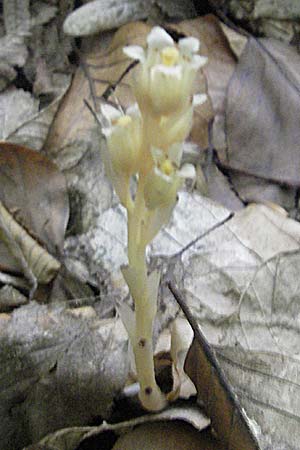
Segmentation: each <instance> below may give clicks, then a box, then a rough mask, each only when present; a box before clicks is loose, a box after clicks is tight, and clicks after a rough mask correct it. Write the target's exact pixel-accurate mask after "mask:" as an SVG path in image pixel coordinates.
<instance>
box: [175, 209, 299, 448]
mask: <svg viewBox="0 0 300 450" xmlns="http://www.w3.org/2000/svg"><path fill="white" fill-rule="evenodd" d="M299 242H300V225H299V223H297V222H295V221H294V220H292V219H289V218H287V217H286V216H285V215H283V214H282V213H280V212H278V211H277V210H275V209H273V208H269V207H267V206H262V205H259V206H257V205H251V206H249V207H247V208H246V209H245V210H243V211H240V212H238V213H236V214H235V216H234V217H233V218H232V219H231V220H229V221H227V222H226V223H225V224H224V225H223V226H221V227H219V228H216V229H215V231H213V232H211V233H210V234H208V235H207V236H206V237H205V238H204V239H201V240H199V241H198V243H196V244H195V245H193V246H191V247H190V248H188V249H187V250H186V251H185V252H184V253H183V254H182V263H183V266H184V268H183V271H184V273H185V275H184V277H183V287H184V292H185V297H186V301H187V305H188V306H189V308H190V309H191V311H192V314H193V316H194V318H195V319H196V320H197V321H198V322H199V325H200V327H201V330H202V331H203V333H204V334H205V337H206V338H207V339H208V341H209V343H210V344H211V345H213V346H214V349H215V351H216V354H217V357H218V360H219V363H220V365H221V367H222V369H223V370H224V372H225V374H226V377H227V379H228V381H229V383H230V385H231V387H232V388H233V389H234V390H236V393H237V394H238V399H239V402H240V403H241V405H242V407H243V408H244V409H245V411H246V413H247V415H248V417H249V419H250V423H251V426H252V429H254V430H255V429H256V430H258V438H259V443H260V445H261V447H262V448H263V449H267V448H270V447H268V445H269V444H270V443H271V444H272V445H271V447H272V448H291V449H296V448H297V447H298V443H299V439H300V434H299V430H300V428H299V421H300V417H299V404H300V389H299V386H300V379H299V374H300V367H299V314H298V309H297V298H298V296H299V286H298V283H295V280H297V277H298V272H299V267H300V257H299ZM222 355H223V356H222ZM283 393H284V394H283ZM252 424H253V425H252ZM277 445H278V447H277ZM280 445H283V447H280Z"/></svg>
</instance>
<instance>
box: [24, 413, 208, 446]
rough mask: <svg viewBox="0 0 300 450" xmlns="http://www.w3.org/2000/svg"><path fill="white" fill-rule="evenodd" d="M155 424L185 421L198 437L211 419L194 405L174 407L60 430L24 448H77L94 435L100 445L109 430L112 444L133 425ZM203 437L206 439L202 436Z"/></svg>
mask: <svg viewBox="0 0 300 450" xmlns="http://www.w3.org/2000/svg"><path fill="white" fill-rule="evenodd" d="M152 423H157V424H164V423H176V424H178V423H179V424H182V426H183V428H185V427H186V426H188V425H189V426H190V427H191V428H192V430H193V431H192V432H191V434H192V435H193V436H195V434H196V436H199V433H198V432H199V431H202V430H205V429H206V428H207V427H208V425H209V420H208V419H207V417H206V416H205V415H204V414H203V413H202V411H201V410H200V409H199V408H197V407H195V406H194V405H188V406H186V405H181V406H177V407H176V406H175V407H174V406H173V407H170V408H168V409H167V410H165V411H162V412H160V413H155V414H147V415H144V416H140V417H137V418H135V419H131V420H127V421H125V422H120V423H116V424H108V423H104V424H102V425H100V426H97V427H76V428H75V427H74V428H68V429H64V430H59V431H57V432H55V433H53V434H50V435H49V436H46V437H45V438H44V439H42V440H41V441H40V442H39V443H38V444H36V446H38V447H36V446H35V447H33V446H29V447H26V449H24V450H37V449H38V450H45V449H46V448H47V449H52V448H55V450H76V448H77V447H78V445H79V443H83V445H84V444H87V445H88V443H89V440H90V439H91V438H94V443H95V442H97V444H98V446H101V444H103V445H107V443H108V442H107V441H108V439H107V433H109V435H110V442H111V445H113V443H114V442H115V441H116V440H117V439H118V437H119V435H122V434H124V433H128V432H130V431H131V430H132V428H133V427H137V426H140V425H144V424H152ZM112 432H113V433H114V434H115V436H114V437H113V439H111V435H112ZM202 433H205V431H203V432H201V435H202ZM189 434H190V433H189ZM205 436H206V435H205ZM97 438H98V439H97ZM200 439H201V437H200ZM203 439H205V438H204V437H203ZM207 439H208V438H206V440H207ZM141 448H143V447H140V449H141ZM208 450H210V449H208Z"/></svg>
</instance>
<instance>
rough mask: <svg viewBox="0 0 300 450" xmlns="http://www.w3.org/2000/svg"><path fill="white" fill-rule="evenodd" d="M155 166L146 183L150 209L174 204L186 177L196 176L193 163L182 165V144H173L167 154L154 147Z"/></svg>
mask: <svg viewBox="0 0 300 450" xmlns="http://www.w3.org/2000/svg"><path fill="white" fill-rule="evenodd" d="M151 153H152V158H153V161H154V167H153V169H152V171H151V172H150V173H149V174H148V176H147V178H146V183H145V189H144V197H145V204H146V207H147V208H148V209H149V210H153V209H155V208H158V207H162V206H164V205H166V206H168V205H174V203H175V201H176V195H177V191H178V189H179V187H180V186H181V184H182V182H183V180H184V179H185V178H194V177H195V168H194V166H193V165H192V164H184V165H183V166H182V167H180V163H181V157H182V144H174V145H172V146H171V147H170V148H169V150H168V153H167V154H166V153H165V152H163V151H162V150H161V149H158V148H152V152H151Z"/></svg>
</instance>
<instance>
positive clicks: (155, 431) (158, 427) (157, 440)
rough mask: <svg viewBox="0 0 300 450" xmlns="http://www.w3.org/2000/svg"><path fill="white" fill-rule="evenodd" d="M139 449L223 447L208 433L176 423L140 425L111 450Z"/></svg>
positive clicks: (217, 449) (205, 449)
mask: <svg viewBox="0 0 300 450" xmlns="http://www.w3.org/2000/svg"><path fill="white" fill-rule="evenodd" d="M141 449H143V450H174V449H180V450H191V449H193V450H222V449H224V446H223V445H222V444H220V442H218V441H217V440H216V439H214V438H213V437H212V436H211V435H209V434H208V433H205V432H201V433H199V432H197V431H196V430H195V429H193V427H191V425H188V424H185V423H184V422H180V421H177V422H176V423H174V422H159V423H147V424H144V425H140V426H138V427H137V428H135V429H134V430H133V431H129V432H128V433H126V434H125V435H124V436H122V437H120V439H118V441H117V442H116V444H115V445H114V446H113V448H112V450H141ZM224 450H225V449H224ZM239 450H240V449H239ZM245 450H246V449H245Z"/></svg>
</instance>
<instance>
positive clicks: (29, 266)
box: [0, 202, 60, 289]
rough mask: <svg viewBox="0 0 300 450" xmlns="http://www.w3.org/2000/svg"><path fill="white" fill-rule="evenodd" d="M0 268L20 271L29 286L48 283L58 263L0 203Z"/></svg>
mask: <svg viewBox="0 0 300 450" xmlns="http://www.w3.org/2000/svg"><path fill="white" fill-rule="evenodd" d="M0 238H1V242H0V249H1V262H0V263H1V269H2V270H4V271H15V272H20V271H21V272H24V275H25V277H26V278H28V281H29V282H30V284H31V287H32V288H34V289H35V288H36V282H37V283H41V284H48V283H49V282H50V281H51V280H52V279H53V278H54V276H55V275H56V274H57V272H58V270H59V268H60V263H59V262H58V261H57V260H56V259H55V258H54V257H53V256H51V255H50V254H49V253H48V252H47V251H46V250H45V249H44V248H43V247H41V246H40V245H39V244H38V243H37V242H36V241H35V240H34V239H33V238H32V237H31V236H30V235H29V234H28V233H27V232H26V231H25V230H24V229H23V228H22V227H21V226H20V225H19V224H18V223H17V222H16V221H15V220H14V219H13V217H12V216H11V214H9V212H8V211H7V209H6V208H5V207H4V206H3V204H2V203H1V202H0Z"/></svg>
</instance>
